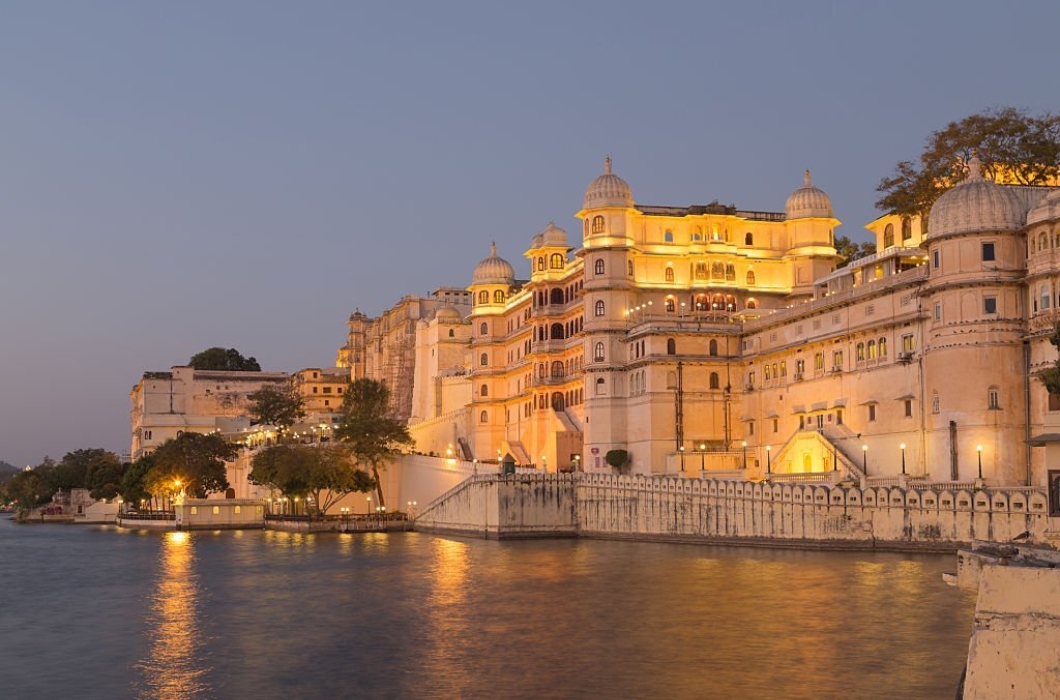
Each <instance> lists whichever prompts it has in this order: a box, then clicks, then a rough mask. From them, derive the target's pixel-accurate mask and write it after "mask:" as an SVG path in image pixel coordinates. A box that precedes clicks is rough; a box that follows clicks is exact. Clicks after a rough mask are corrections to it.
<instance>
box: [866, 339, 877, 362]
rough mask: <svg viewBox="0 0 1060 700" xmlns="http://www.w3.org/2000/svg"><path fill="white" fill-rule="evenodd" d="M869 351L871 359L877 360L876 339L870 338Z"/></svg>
mask: <svg viewBox="0 0 1060 700" xmlns="http://www.w3.org/2000/svg"><path fill="white" fill-rule="evenodd" d="M868 351H869V359H870V360H875V359H876V341H875V340H870V341H869V347H868Z"/></svg>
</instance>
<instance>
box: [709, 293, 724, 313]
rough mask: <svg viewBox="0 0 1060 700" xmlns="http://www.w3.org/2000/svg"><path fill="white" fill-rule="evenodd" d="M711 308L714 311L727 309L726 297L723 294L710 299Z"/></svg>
mask: <svg viewBox="0 0 1060 700" xmlns="http://www.w3.org/2000/svg"><path fill="white" fill-rule="evenodd" d="M710 308H711V310H712V311H721V310H722V309H724V308H725V297H724V296H723V295H721V294H715V295H714V296H712V297H711V298H710Z"/></svg>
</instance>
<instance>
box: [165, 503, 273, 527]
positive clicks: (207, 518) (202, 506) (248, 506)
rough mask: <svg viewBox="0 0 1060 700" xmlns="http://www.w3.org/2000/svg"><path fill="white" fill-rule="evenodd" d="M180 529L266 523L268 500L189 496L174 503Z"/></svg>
mask: <svg viewBox="0 0 1060 700" xmlns="http://www.w3.org/2000/svg"><path fill="white" fill-rule="evenodd" d="M174 509H175V510H176V521H175V524H176V528H177V529H178V530H229V529H240V528H252V527H265V504H264V503H263V502H262V501H259V500H254V499H244V498H230V499H225V500H218V499H206V498H189V499H185V500H184V502H183V503H178V504H176V505H175V506H174Z"/></svg>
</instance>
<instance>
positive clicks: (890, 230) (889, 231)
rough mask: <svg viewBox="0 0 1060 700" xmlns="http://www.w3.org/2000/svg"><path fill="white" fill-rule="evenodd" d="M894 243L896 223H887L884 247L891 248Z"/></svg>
mask: <svg viewBox="0 0 1060 700" xmlns="http://www.w3.org/2000/svg"><path fill="white" fill-rule="evenodd" d="M893 245H894V224H887V225H886V226H885V227H884V229H883V247H884V248H890V247H891V246H893Z"/></svg>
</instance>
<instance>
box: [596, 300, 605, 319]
mask: <svg viewBox="0 0 1060 700" xmlns="http://www.w3.org/2000/svg"><path fill="white" fill-rule="evenodd" d="M594 308H595V313H596V315H597V316H603V315H604V302H603V301H598V302H596V306H595V307H594Z"/></svg>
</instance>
